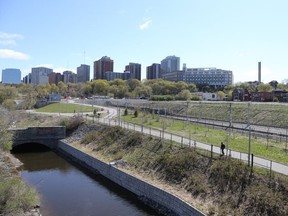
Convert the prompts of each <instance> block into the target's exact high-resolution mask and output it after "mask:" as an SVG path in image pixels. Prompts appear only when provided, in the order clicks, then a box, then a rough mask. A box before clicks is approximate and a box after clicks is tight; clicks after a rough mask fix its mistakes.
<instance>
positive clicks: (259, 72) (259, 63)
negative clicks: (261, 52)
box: [258, 62, 261, 83]
mask: <svg viewBox="0 0 288 216" xmlns="http://www.w3.org/2000/svg"><path fill="white" fill-rule="evenodd" d="M258 82H259V83H261V62H258Z"/></svg>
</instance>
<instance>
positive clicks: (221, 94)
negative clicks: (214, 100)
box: [217, 91, 226, 100]
mask: <svg viewBox="0 0 288 216" xmlns="http://www.w3.org/2000/svg"><path fill="white" fill-rule="evenodd" d="M217 95H218V96H219V97H220V99H221V100H223V99H224V98H225V97H226V94H225V93H224V92H223V91H218V92H217Z"/></svg>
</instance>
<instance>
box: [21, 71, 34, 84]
mask: <svg viewBox="0 0 288 216" xmlns="http://www.w3.org/2000/svg"><path fill="white" fill-rule="evenodd" d="M22 81H23V83H26V84H29V83H31V82H32V80H31V73H29V74H28V75H26V76H25V77H23V80H22Z"/></svg>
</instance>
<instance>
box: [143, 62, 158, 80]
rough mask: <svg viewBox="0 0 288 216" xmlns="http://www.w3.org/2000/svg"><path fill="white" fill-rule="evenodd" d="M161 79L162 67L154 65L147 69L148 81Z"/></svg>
mask: <svg viewBox="0 0 288 216" xmlns="http://www.w3.org/2000/svg"><path fill="white" fill-rule="evenodd" d="M160 77H161V65H160V64H156V63H154V64H152V65H151V66H148V67H147V68H146V79H159V78H160Z"/></svg>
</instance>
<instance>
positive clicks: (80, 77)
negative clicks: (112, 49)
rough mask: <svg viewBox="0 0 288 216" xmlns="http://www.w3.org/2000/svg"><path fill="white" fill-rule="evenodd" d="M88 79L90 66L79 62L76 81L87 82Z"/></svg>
mask: <svg viewBox="0 0 288 216" xmlns="http://www.w3.org/2000/svg"><path fill="white" fill-rule="evenodd" d="M89 80H90V66H89V65H85V64H81V65H80V66H79V67H77V82H78V83H81V82H87V81H89Z"/></svg>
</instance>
